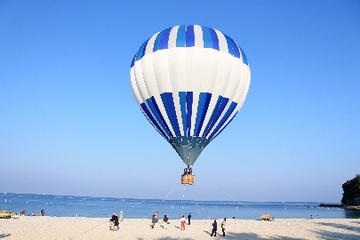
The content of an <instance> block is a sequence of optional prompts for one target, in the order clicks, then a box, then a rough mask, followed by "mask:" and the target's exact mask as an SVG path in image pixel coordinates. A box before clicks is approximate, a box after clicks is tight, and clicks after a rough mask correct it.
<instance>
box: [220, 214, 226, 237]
mask: <svg viewBox="0 0 360 240" xmlns="http://www.w3.org/2000/svg"><path fill="white" fill-rule="evenodd" d="M225 226H226V218H224V221H223V222H222V223H221V230H222V233H223V237H225Z"/></svg>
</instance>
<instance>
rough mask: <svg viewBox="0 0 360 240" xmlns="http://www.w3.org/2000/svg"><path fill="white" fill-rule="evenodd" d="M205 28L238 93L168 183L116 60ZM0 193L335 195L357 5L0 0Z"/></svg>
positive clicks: (354, 112)
mask: <svg viewBox="0 0 360 240" xmlns="http://www.w3.org/2000/svg"><path fill="white" fill-rule="evenodd" d="M179 24H200V25H205V26H209V27H214V28H217V29H219V30H220V31H222V32H224V33H226V34H227V35H229V36H230V37H231V38H233V39H234V40H235V41H237V42H238V43H239V45H240V46H241V47H242V48H243V50H244V51H245V53H246V55H247V58H248V61H249V63H250V66H251V71H252V79H251V85H250V90H249V93H248V96H247V99H246V101H245V104H244V106H243V108H242V109H241V110H240V112H239V113H238V114H237V116H236V118H235V119H234V120H233V121H232V122H231V124H230V125H229V126H228V127H227V128H226V129H225V130H224V131H223V132H222V133H221V134H220V135H219V136H218V137H217V138H216V139H215V140H214V141H212V142H211V143H210V145H208V146H207V148H206V149H205V150H204V151H203V153H202V154H201V155H200V157H199V158H198V160H197V162H196V163H195V165H194V168H193V169H194V173H195V175H196V185H195V186H186V187H185V188H184V187H183V186H182V185H180V183H179V180H180V175H181V173H182V169H183V167H184V164H183V162H182V161H181V159H180V158H179V156H178V155H177V154H176V152H175V151H174V150H173V149H172V147H171V146H170V144H168V143H167V142H166V141H165V140H164V139H163V138H162V137H161V136H160V135H159V134H158V133H157V132H156V131H155V130H154V129H153V128H152V126H151V125H150V124H149V123H148V122H147V120H146V119H145V117H144V116H143V115H142V113H141V112H140V110H139V108H138V106H137V104H136V102H135V99H134V97H133V93H132V90H131V86H130V79H129V69H130V62H131V59H132V57H133V55H134V54H135V52H136V51H137V50H138V48H139V47H140V45H141V44H142V43H143V42H144V41H145V40H146V39H147V38H149V37H150V36H151V35H153V34H154V33H155V32H158V31H161V30H163V29H165V28H167V27H170V26H174V25H179ZM0 164H1V169H0V191H1V192H15V193H39V194H42V193H45V194H65V195H87V196H109V197H134V198H159V199H165V198H168V199H182V198H185V199H196V200H239V201H246V200H248V201H322V202H325V201H328V202H331V201H333V202H339V201H340V200H341V197H342V193H343V191H342V188H341V185H342V184H343V183H344V182H345V181H346V180H348V179H352V178H353V177H355V174H358V173H360V2H359V1H355V0H353V1H341V0H338V1H333V0H326V1H325V0H321V1H295V0H294V1H286V0H284V1H277V0H275V1H253V0H251V1H190V0H189V1H186V0H185V1H165V0H164V1H70V0H69V1H17V0H15V1H10V0H3V1H0Z"/></svg>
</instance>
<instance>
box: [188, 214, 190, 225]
mask: <svg viewBox="0 0 360 240" xmlns="http://www.w3.org/2000/svg"><path fill="white" fill-rule="evenodd" d="M190 219H191V213H189V215H188V225H190Z"/></svg>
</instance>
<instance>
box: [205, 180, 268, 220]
mask: <svg viewBox="0 0 360 240" xmlns="http://www.w3.org/2000/svg"><path fill="white" fill-rule="evenodd" d="M212 186H213V188H214V189H215V190H216V191H219V192H221V193H222V194H223V195H225V196H228V198H230V199H231V201H233V202H234V203H238V204H239V205H242V206H244V207H246V208H248V209H250V210H252V211H254V212H256V213H257V214H260V215H261V214H262V213H261V212H260V211H258V210H255V209H254V208H252V207H250V206H249V205H248V204H246V203H243V202H241V201H239V200H237V199H236V198H234V197H233V196H232V195H230V194H228V193H227V192H224V190H222V189H221V188H218V187H217V186H215V185H214V184H213V183H212ZM237 209H238V207H236V210H237Z"/></svg>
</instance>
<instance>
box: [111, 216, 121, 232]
mask: <svg viewBox="0 0 360 240" xmlns="http://www.w3.org/2000/svg"><path fill="white" fill-rule="evenodd" d="M109 230H111V231H118V230H119V217H118V216H117V215H116V214H115V213H113V215H112V217H111V218H110V225H109Z"/></svg>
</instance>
